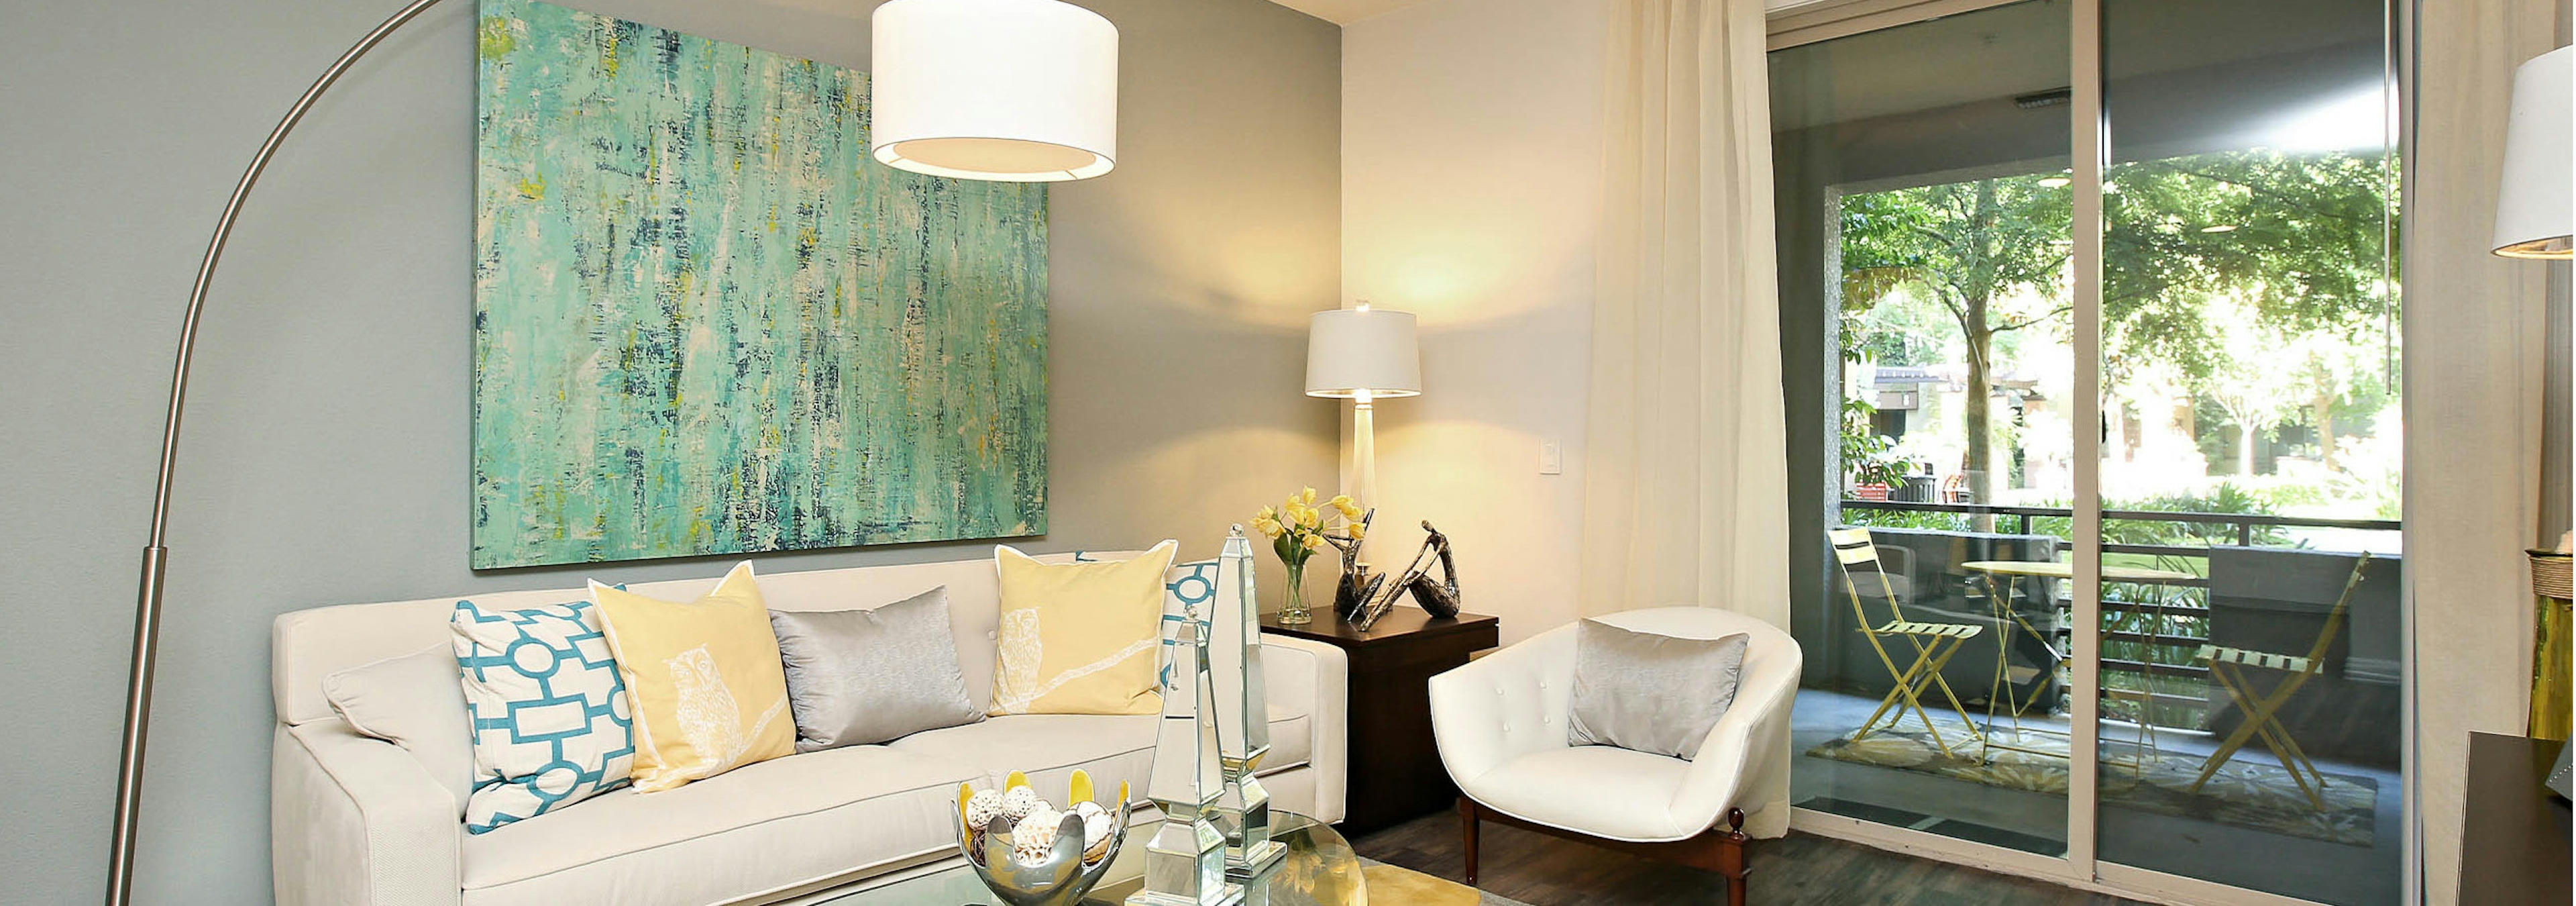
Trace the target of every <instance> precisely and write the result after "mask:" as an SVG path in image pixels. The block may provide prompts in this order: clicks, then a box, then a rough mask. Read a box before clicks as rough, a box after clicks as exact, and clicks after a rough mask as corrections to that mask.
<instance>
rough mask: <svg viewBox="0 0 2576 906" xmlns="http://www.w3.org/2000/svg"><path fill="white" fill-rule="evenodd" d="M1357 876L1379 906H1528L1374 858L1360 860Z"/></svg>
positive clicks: (1372, 900)
mask: <svg viewBox="0 0 2576 906" xmlns="http://www.w3.org/2000/svg"><path fill="white" fill-rule="evenodd" d="M1360 877H1362V878H1364V879H1366V880H1367V881H1368V897H1369V902H1370V903H1375V904H1381V906H1386V904H1393V906H1529V904H1527V903H1523V902H1521V901H1519V900H1515V899H1512V898H1510V897H1501V896H1495V895H1493V894H1490V893H1486V892H1484V891H1481V890H1477V889H1476V888H1473V887H1469V886H1467V885H1465V884H1460V883H1458V882H1456V881H1450V880H1445V879H1442V878H1435V877H1432V876H1430V875H1426V874H1423V873H1421V872H1418V871H1414V870H1412V869H1410V868H1399V867H1397V866H1393V865H1388V864H1386V863H1384V862H1380V861H1377V860H1375V859H1361V860H1360Z"/></svg>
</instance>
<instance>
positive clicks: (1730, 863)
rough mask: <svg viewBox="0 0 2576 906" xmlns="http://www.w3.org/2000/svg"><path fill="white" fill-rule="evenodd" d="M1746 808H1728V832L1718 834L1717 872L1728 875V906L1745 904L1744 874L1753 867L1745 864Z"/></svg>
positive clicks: (1751, 870)
mask: <svg viewBox="0 0 2576 906" xmlns="http://www.w3.org/2000/svg"><path fill="white" fill-rule="evenodd" d="M1744 839H1745V838H1744V810H1743V809H1740V808H1731V809H1727V810H1726V833H1723V834H1720V835H1718V838H1717V841H1718V846H1717V873H1718V874H1721V875H1725V876H1726V902H1727V904H1728V906H1744V895H1745V894H1744V876H1746V875H1749V874H1752V873H1753V869H1752V868H1750V867H1748V866H1746V865H1745V864H1744Z"/></svg>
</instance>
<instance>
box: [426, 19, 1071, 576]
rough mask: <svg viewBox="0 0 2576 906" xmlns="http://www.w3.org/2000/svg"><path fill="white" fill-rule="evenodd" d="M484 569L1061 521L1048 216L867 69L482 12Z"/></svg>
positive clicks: (479, 444) (477, 338) (476, 524)
mask: <svg viewBox="0 0 2576 906" xmlns="http://www.w3.org/2000/svg"><path fill="white" fill-rule="evenodd" d="M478 44H479V50H478V57H479V59H480V80H479V88H478V101H477V105H476V116H477V120H478V129H477V135H478V138H477V145H476V155H475V158H476V160H475V195H476V205H475V224H474V234H475V235H474V250H475V265H474V321H473V325H474V327H473V329H474V414H473V417H474V427H473V437H474V451H473V459H474V502H473V507H474V511H473V557H472V560H473V566H474V567H475V568H478V569H481V568H492V567H509V566H530V565H537V564H549V563H573V562H583V561H600V560H631V559H641V558H649V557H672V556H690V555H702V554H731V553H742V552H750V551H769V550H790V549H801V548H823V547H844V546H850V545H863V544H887V543H897V542H913V541H933V540H942V539H960V538H996V537H1009V536H1018V535H1032V534H1041V533H1044V532H1045V531H1046V491H1047V483H1046V482H1047V423H1046V412H1047V378H1046V362H1047V305H1046V300H1047V256H1046V255H1047V207H1046V190H1045V188H1044V187H1043V186H1038V185H1030V184H1012V183H993V182H971V181H959V180H947V179H937V178H932V177H926V176H920V175H917V174H911V173H905V172H901V171H897V170H894V169H892V168H889V167H886V166H883V165H881V164H878V163H876V162H875V161H874V160H872V159H871V158H870V157H869V155H868V138H867V136H868V130H867V126H868V86H867V76H866V75H865V74H864V73H859V72H854V71H851V70H847V69H841V68H837V67H833V66H826V65H822V64H818V63H815V62H812V61H809V60H799V59H793V58H790V57H785V56H781V55H779V54H775V53H769V52H765V51H760V50H754V49H752V48H749V47H743V46H740V45H734V44H727V43H723V42H719V41H713V40H708V39H705V38H698V37H692V36H689V35H684V34H680V33H677V32H673V31H669V30H666V29H660V28H655V27H652V26H649V25H643V24H640V23H635V22H627V21H623V20H619V19H614V18H610V17H607V16H599V15H593V14H590V13H584V12H580V11H577V10H572V9H568V8H565V7H560V6H554V5H550V4H545V3H535V2H529V0H483V3H482V6H481V13H480V26H479V29H478Z"/></svg>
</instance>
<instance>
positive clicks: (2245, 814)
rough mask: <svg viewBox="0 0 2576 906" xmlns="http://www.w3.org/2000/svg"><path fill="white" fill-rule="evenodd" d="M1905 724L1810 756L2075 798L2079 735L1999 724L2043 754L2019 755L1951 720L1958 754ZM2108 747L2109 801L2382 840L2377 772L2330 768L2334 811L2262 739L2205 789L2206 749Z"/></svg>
mask: <svg viewBox="0 0 2576 906" xmlns="http://www.w3.org/2000/svg"><path fill="white" fill-rule="evenodd" d="M1906 726H1907V727H1909V728H1910V729H1896V730H1887V729H1882V730H1879V731H1877V732H1874V733H1871V734H1870V735H1869V738H1867V739H1863V740H1860V741H1858V742H1854V741H1852V739H1851V734H1850V733H1845V734H1843V735H1842V736H1840V737H1837V738H1835V739H1833V740H1832V741H1829V742H1826V743H1824V744H1822V745H1819V746H1816V747H1815V748H1812V749H1808V750H1807V755H1808V756H1810V757H1814V758H1830V759H1833V760H1835V761H1844V762H1850V763H1853V764H1867V765H1876V766H1879V767H1885V768H1895V769H1898V770H1904V771H1913V772H1915V773H1920V774H1930V775H1933V776H1936V777H1948V778H1950V779H1953V780H1965V781H1967V782H1969V783H1976V784H1983V785H1985V786H1992V787H2002V788H2005V789H2014V790H2026V791H2030V792H2035V793H2046V794H2049V795H2053V796H2064V795H2066V782H2067V765H2068V762H2067V756H2066V752H2067V750H2068V747H2069V744H2070V742H2069V740H2068V739H2067V738H2066V737H2065V736H2061V735H2057V734H2053V733H2040V732H2033V731H2027V730H2024V731H2016V730H2012V729H2010V728H1998V729H1997V730H1996V731H1995V742H1997V743H1999V744H2001V745H2009V746H2018V747H2020V748H2024V749H2035V750H2038V751H2037V752H2019V751H2013V750H2011V749H2005V748H2002V747H2001V746H2000V745H1999V746H1998V747H1996V748H1994V749H1992V750H1991V757H1980V755H1981V754H1986V753H1983V752H1981V751H1980V747H1979V746H1978V745H1977V744H1976V743H1973V742H1971V743H1968V744H1967V746H1966V748H1965V749H1959V748H1958V745H1959V740H1962V739H1966V738H1969V736H1968V732H1967V729H1968V728H1967V727H1966V726H1965V725H1962V724H1958V723H1956V722H1953V721H1947V720H1944V721H1941V722H1940V729H1941V738H1942V739H1943V740H1945V741H1948V742H1950V743H1951V744H1952V746H1953V749H1954V751H1957V752H1958V754H1957V755H1943V754H1942V753H1941V749H1940V748H1939V747H1938V746H1935V745H1934V744H1933V742H1932V737H1931V734H1929V733H1926V732H1924V731H1923V728H1922V726H1921V725H1920V724H1916V723H1913V722H1911V721H1909V722H1907V724H1906ZM2101 746H2102V760H2103V762H2104V763H2105V764H2106V765H2108V766H2109V769H2108V770H2105V771H2104V772H2103V774H2102V802H2103V804H2104V805H2111V806H2118V807H2123V808H2133V809H2137V810H2140V811H2145V812H2153V813H2155V814H2159V815H2171V816H2174V817H2177V818H2192V819H2197V820H2201V821H2212V822H2216V823H2219V824H2226V825H2231V826H2235V827H2242V828H2248V829H2252V830H2258V831H2263V832H2266V833H2274V834H2282V835H2286V836H2292V837H2305V838H2307V839H2311V840H2324V841H2327V842H2330V843H2341V844H2345V845H2348V846H2364V847H2366V846H2370V845H2372V843H2373V842H2374V839H2373V838H2374V835H2375V831H2376V826H2377V815H2376V814H2375V813H2374V811H2373V808H2374V806H2375V805H2376V804H2377V803H2378V801H2379V783H2378V781H2375V780H2372V779H2370V778H2368V777H2355V776H2350V775H2345V774H2327V775H2325V776H2326V783H2325V791H2324V794H2323V795H2322V797H2321V798H2323V799H2324V800H2325V808H2324V809H2323V810H2319V809H2318V808H2317V807H2316V806H2315V805H2312V804H2310V803H2309V802H2308V797H2307V796H2306V794H2303V793H2301V792H2299V786H2298V784H2297V783H2296V782H2294V781H2292V779H2291V776H2290V772H2289V771H2287V770H2284V769H2283V768H2282V767H2281V766H2280V765H2278V764H2265V763H2262V762H2258V761H2254V760H2252V759H2257V758H2268V757H2269V756H2268V754H2267V752H2266V751H2265V750H2264V749H2263V748H2261V744H2260V743H2256V744H2252V745H2249V746H2247V747H2246V748H2245V749H2244V750H2242V751H2241V752H2240V753H2239V755H2238V757H2236V758H2234V759H2230V760H2229V761H2228V763H2227V766H2226V767H2224V768H2221V769H2219V772H2218V774H2217V776H2214V777H2211V778H2210V779H2209V783H2207V784H2205V785H2203V786H2202V787H2201V788H2200V791H2199V792H2197V793H2195V792H2192V790H2191V782H2192V779H2193V778H2195V777H2198V776H2199V775H2200V769H2201V765H2202V763H2203V758H2202V756H2199V755H2196V754H2192V753H2187V752H2160V751H2152V750H2149V749H2147V748H2145V747H2142V746H2139V745H2137V744H2136V743H2132V742H2124V741H2121V740H2118V739H2114V738H2111V737H2109V736H2108V735H2107V734H2106V735H2105V737H2104V738H2103V739H2102V740H2101ZM2041 753H2048V754H2041Z"/></svg>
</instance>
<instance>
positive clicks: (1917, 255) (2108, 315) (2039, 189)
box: [1841, 149, 2394, 501]
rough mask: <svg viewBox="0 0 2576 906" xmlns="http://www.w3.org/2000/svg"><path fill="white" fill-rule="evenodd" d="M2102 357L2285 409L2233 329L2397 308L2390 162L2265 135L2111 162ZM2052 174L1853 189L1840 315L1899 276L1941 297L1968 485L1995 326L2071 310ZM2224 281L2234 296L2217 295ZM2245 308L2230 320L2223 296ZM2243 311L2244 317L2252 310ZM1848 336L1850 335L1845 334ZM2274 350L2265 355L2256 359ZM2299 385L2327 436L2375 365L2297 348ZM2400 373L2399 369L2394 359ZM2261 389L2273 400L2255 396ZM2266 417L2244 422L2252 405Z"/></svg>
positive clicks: (2114, 369) (2117, 380)
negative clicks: (2340, 405) (1950, 334)
mask: <svg viewBox="0 0 2576 906" xmlns="http://www.w3.org/2000/svg"><path fill="white" fill-rule="evenodd" d="M2106 177H2107V178H2106V185H2105V195H2104V214H2105V233H2104V237H2103V294H2102V334H2103V336H2102V340H2103V342H2102V360H2103V362H2102V364H2103V380H2104V383H2105V384H2106V385H2110V386H2116V385H2119V384H2121V383H2123V382H2124V381H2126V380H2127V379H2128V378H2129V377H2130V376H2131V375H2133V374H2135V373H2136V372H2137V370H2138V369H2139V368H2140V367H2142V366H2144V365H2145V364H2147V363H2150V362H2155V363H2163V364H2165V365H2168V366H2170V367H2172V368H2173V369H2174V370H2175V371H2176V373H2178V374H2180V375H2181V376H2182V377H2183V380H2184V382H2185V383H2186V384H2187V385H2188V386H2190V387H2191V388H2192V389H2193V390H2194V391H2195V392H2198V393H2200V394H2202V395H2203V396H2204V397H2205V398H2215V397H2219V396H2234V397H2237V399H2236V403H2238V405H2228V404H2227V403H2224V402H2222V404H2221V405H2222V407H2224V408H2226V409H2227V410H2228V411H2229V412H2230V417H2231V418H2237V419H2239V420H2240V427H2241V428H2243V429H2244V430H2245V431H2246V432H2247V434H2248V436H2249V437H2250V436H2251V435H2252V434H2253V433H2254V432H2257V431H2261V430H2267V429H2269V428H2270V427H2272V424H2274V423H2277V421H2278V419H2279V418H2281V417H2282V414H2283V413H2284V412H2286V409H2285V408H2284V407H2283V406H2282V405H2276V404H2275V403H2274V401H2271V400H2268V399H2267V400H2260V401H2256V400H2251V399H2248V398H2246V397H2247V396H2248V393H2247V392H2246V391H2250V390H2259V389H2261V388H2250V387H2248V386H2247V383H2248V382H2264V381H2275V380H2279V379H2281V377H2280V376H2279V375H2273V374H2269V373H2264V374H2254V373H2249V372H2248V370H2247V368H2246V366H2247V365H2248V364H2249V363H2247V362H2246V361H2244V360H2246V359H2248V358H2255V359H2260V358H2264V356H2261V355H2257V354H2255V353H2256V352H2257V351H2259V347H2248V348H2240V349H2236V350H2230V349H2228V345H2229V344H2227V343H2226V342H2224V341H2225V340H2227V339H2229V338H2230V336H2229V334H2230V333H2241V332H2242V331H2244V330H2253V331H2257V332H2260V333H2263V334H2266V335H2269V336H2272V337H2321V338H2326V339H2328V340H2330V341H2331V343H2332V344H2336V345H2340V346H2342V347H2345V348H2347V349H2349V348H2353V347H2360V346H2365V345H2367V343H2366V341H2367V340H2368V339H2369V337H2368V333H2369V331H2370V330H2371V329H2372V328H2373V327H2374V326H2379V325H2382V324H2384V321H2383V320H2382V319H2383V318H2384V317H2387V316H2391V315H2393V312H2392V311H2391V310H2390V306H2393V305H2394V300H2392V299H2386V298H2383V292H2382V289H2381V288H2382V287H2383V286H2384V285H2387V284H2385V283H2383V280H2384V278H2387V277H2389V276H2392V275H2388V274H2384V273H2382V271H2381V266H2382V263H2383V262H2384V261H2385V260H2386V256H2385V254H2384V252H2385V249H2386V248H2387V241H2388V237H2389V236H2390V235H2392V232H2391V231H2392V230H2393V229H2394V224H2393V222H2392V214H2391V207H2390V204H2389V198H2390V197H2391V193H2392V191H2393V188H2392V187H2393V185H2394V182H2393V177H2392V174H2391V172H2390V169H2389V165H2388V162H2387V160H2386V159H2385V158H2384V157H2380V156H2369V155H2364V156H2355V155H2348V154H2341V153H2327V154H2308V155H2285V154H2280V153H2277V152H2273V151H2270V150H2265V149H2255V150H2250V151H2234V152H2221V153H2213V154H2201V155H2190V156H2184V157H2176V158H2168V159H2163V160H2154V161H2141V162H2135V163H2127V164H2122V165H2119V166H2117V167H2114V168H2113V169H2112V170H2111V171H2110V172H2109V173H2108V174H2106ZM2060 179H2061V178H2058V177H2045V178H2044V177H2043V176H2041V175H2038V174H2033V175H2026V176H2012V177H1994V178H1985V179H1976V180H1968V181H1964V182H1955V183H1944V184H1939V185H1931V186H1923V187H1919V188H1910V189H1898V190H1892V191H1885V192H1871V193H1864V194H1854V195H1847V196H1844V198H1843V199H1842V211H1841V242H1842V247H1841V253H1842V268H1843V276H1842V281H1841V289H1842V302H1843V311H1844V314H1845V316H1846V318H1849V317H1851V316H1853V315H1854V314H1855V313H1863V312H1867V311H1868V310H1869V309H1870V308H1872V307H1873V306H1876V305H1877V304H1878V303H1879V302H1880V301H1881V300H1883V299H1886V298H1888V297H1889V296H1890V295H1891V294H1893V293H1895V292H1897V291H1898V290H1899V289H1900V288H1907V287H1911V288H1914V289H1916V290H1918V291H1919V292H1921V293H1922V294H1924V295H1927V296H1929V297H1931V298H1935V299H1937V300H1939V302H1940V303H1941V305H1942V306H1943V307H1944V308H1945V309H1947V310H1948V312H1949V314H1950V315H1951V317H1952V320H1954V321H1955V322H1956V324H1957V326H1958V329H1959V335H1960V337H1961V338H1962V339H1963V340H1964V341H1965V343H1964V346H1965V348H1966V350H1967V355H1966V358H1967V360H1968V361H1967V367H1968V386H1969V387H1970V388H1971V389H1970V398H1969V405H1968V406H1967V407H1966V409H1967V412H1966V419H1965V421H1966V425H1965V428H1966V433H1967V435H1968V436H1967V437H1966V438H1965V440H1966V441H1967V448H1968V458H1969V462H1970V466H1969V468H1970V473H1969V481H1970V487H1969V490H1970V492H1971V493H1972V494H1974V495H1975V497H1976V499H1978V500H1980V501H1986V500H1991V499H1992V493H1993V488H1992V479H1991V471H1992V463H1993V459H1992V455H1993V454H1992V444H1993V443H1994V435H1995V426H1994V425H1993V424H1992V423H1991V418H1990V414H1989V410H1988V407H1987V406H1986V405H1984V403H1985V400H1986V395H1987V394H1988V393H1990V392H1991V389H1992V383H1991V382H1992V379H1993V375H1994V373H1995V362H1994V353H1995V348H1994V340H1995V338H1996V337H1997V336H1998V335H2001V334H2004V333H2007V332H2010V331H2015V330H2020V329H2023V328H2027V327H2030V326H2032V325H2035V324H2042V323H2055V324H2060V325H2063V324H2064V323H2065V322H2063V321H2061V320H2059V319H2061V318H2063V317H2064V316H2065V314H2066V313H2067V311H2068V310H2069V308H2068V306H2067V305H2066V304H2065V303H2064V302H2063V301H2062V300H2063V299H2064V296H2065V280H2066V270H2065V268H2066V264H2067V261H2068V259H2069V256H2070V253H2071V245H2070V237H2071V233H2070V232H2069V229H2070V224H2071V213H2072V212H2071V205H2072V195H2071V192H2070V191H2069V190H2068V189H2067V188H2066V187H2064V186H2062V185H2048V184H2047V183H2055V182H2059V181H2060ZM2220 297H2225V298H2226V299H2228V300H2229V303H2230V304H2228V305H2224V306H2220V305H2213V300H2215V299H2218V298H2220ZM2221 307H2225V308H2231V309H2235V310H2236V311H2237V312H2238V314H2235V315H2231V316H2230V317H2231V318H2232V320H2228V321H2226V322H2225V323H2220V322H2219V321H2218V320H2217V319H2215V318H2214V317H2213V309H2214V308H2221ZM2249 322H2250V323H2249ZM1852 342H1853V341H1851V340H1848V339H1847V340H1846V341H1845V345H1846V346H1850V345H1852ZM2251 364H2255V365H2260V366H2264V367H2266V368H2268V366H2269V365H2270V364H2272V363H2270V362H2260V363H2251ZM2301 364H2302V367H2303V368H2304V369H2305V370H2304V372H2303V373H2302V375H2301V376H2300V380H2299V382H2298V383H2299V386H2300V387H2301V388H2303V389H2305V390H2308V391H2311V396H2310V397H2309V398H2306V399H2304V400H2302V402H2305V403H2306V404H2307V405H2308V406H2309V408H2310V409H2311V411H2313V412H2323V413H2326V415H2324V416H2321V417H2319V418H2320V421H2321V424H2320V425H2319V428H2320V431H2321V435H2323V436H2326V437H2328V445H2329V446H2331V437H2330V432H2331V424H2330V423H2331V416H2332V411H2333V409H2332V407H2333V404H2334V402H2335V401H2337V400H2340V399H2343V398H2346V397H2347V396H2348V395H2349V390H2350V388H2351V385H2352V383H2353V381H2354V380H2355V379H2356V378H2355V376H2356V375H2357V374H2359V373H2361V372H2362V371H2364V370H2367V369H2364V368H2362V367H2361V366H2360V365H2359V364H2358V363H2357V361H2356V360H2354V359H2352V358H2351V357H2350V356H2337V355H2327V354H2324V353H2322V352H2321V353H2320V354H2319V355H2317V356H2315V357H2313V358H2312V359H2310V360H2308V361H2306V362H2303V363H2301ZM2389 377H2390V378H2391V379H2393V375H2392V376H2389ZM2254 402H2260V403H2262V405H2260V406H2257V405H2251V403H2254ZM2267 418H2268V419H2271V420H2272V421H2271V422H2270V423H2265V424H2255V425H2245V424H2243V420H2245V419H2253V420H2257V421H2261V420H2263V419H2267Z"/></svg>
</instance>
